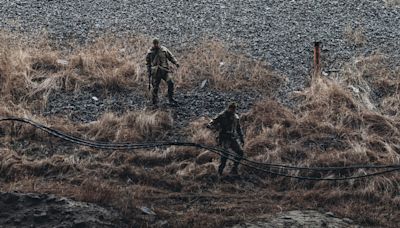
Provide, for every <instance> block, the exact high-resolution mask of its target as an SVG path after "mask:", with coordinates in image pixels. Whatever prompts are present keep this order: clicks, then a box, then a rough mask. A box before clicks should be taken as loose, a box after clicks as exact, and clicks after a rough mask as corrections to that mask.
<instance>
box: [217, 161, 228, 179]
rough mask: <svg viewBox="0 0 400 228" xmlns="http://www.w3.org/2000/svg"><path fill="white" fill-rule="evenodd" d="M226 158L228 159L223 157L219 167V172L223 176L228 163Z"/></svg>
mask: <svg viewBox="0 0 400 228" xmlns="http://www.w3.org/2000/svg"><path fill="white" fill-rule="evenodd" d="M226 160H227V159H226V158H225V157H222V158H221V163H220V164H219V167H218V174H219V175H220V176H222V173H223V172H224V168H225V165H226Z"/></svg>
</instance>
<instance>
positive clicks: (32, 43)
mask: <svg viewBox="0 0 400 228" xmlns="http://www.w3.org/2000/svg"><path fill="white" fill-rule="evenodd" d="M150 44H151V42H150V39H149V38H146V37H142V36H134V37H129V38H126V39H120V38H115V37H112V36H106V37H103V38H99V39H97V40H96V41H95V42H93V43H90V44H88V45H84V46H81V45H78V44H70V46H71V47H70V49H67V50H66V49H56V48H54V46H55V45H54V44H52V43H51V42H50V41H49V40H48V39H47V38H45V36H41V37H40V38H38V40H29V41H27V40H25V39H20V38H18V37H17V36H16V35H13V34H5V33H2V34H0V85H1V87H0V94H1V99H2V100H3V101H7V102H11V103H18V104H25V106H27V107H35V108H36V109H40V108H43V107H44V106H45V105H46V102H47V98H48V96H49V94H50V93H51V92H52V91H54V90H73V91H75V90H79V89H82V88H91V89H97V90H100V91H104V93H109V92H116V91H123V90H130V89H137V88H146V84H147V76H146V74H147V73H146V69H145V68H146V67H145V61H144V57H145V54H146V52H147V49H148V48H149V47H150V46H149V45H150ZM173 51H174V50H173ZM177 57H178V59H179V61H180V63H181V66H182V67H181V68H180V69H178V70H177V71H176V72H175V74H173V75H172V76H173V77H175V79H176V86H177V87H185V88H187V87H189V88H190V87H193V86H199V85H200V84H201V82H202V81H203V80H208V81H209V84H210V86H211V87H212V88H216V89H222V90H232V89H243V88H244V89H248V90H253V89H258V90H260V91H262V92H264V93H267V94H268V93H270V88H273V87H276V86H277V85H278V84H279V83H280V82H282V81H284V80H285V78H284V77H283V76H279V75H277V74H276V73H274V72H273V71H272V70H270V69H268V67H267V66H266V64H265V63H263V62H259V61H255V60H252V59H250V58H248V57H244V56H243V55H239V54H234V53H232V52H231V51H228V49H227V48H226V47H224V46H223V45H222V44H221V43H220V42H217V41H204V42H203V43H202V44H200V45H198V46H196V47H193V48H192V49H189V50H185V52H184V53H183V54H182V55H181V56H177ZM32 103H34V104H35V105H32ZM28 104H29V105H28Z"/></svg>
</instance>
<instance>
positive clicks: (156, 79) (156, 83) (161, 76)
mask: <svg viewBox="0 0 400 228" xmlns="http://www.w3.org/2000/svg"><path fill="white" fill-rule="evenodd" d="M161 80H164V81H165V82H167V85H168V98H169V99H170V100H171V99H172V98H173V96H174V81H173V80H172V79H171V78H170V77H169V75H168V72H167V71H165V70H161V69H159V70H157V73H156V74H155V75H154V76H153V77H152V85H153V91H152V101H153V104H157V102H158V90H159V88H160V83H161Z"/></svg>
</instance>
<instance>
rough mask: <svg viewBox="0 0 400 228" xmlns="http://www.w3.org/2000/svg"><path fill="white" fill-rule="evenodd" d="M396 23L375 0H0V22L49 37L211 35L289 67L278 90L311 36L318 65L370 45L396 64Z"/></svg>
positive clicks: (298, 65) (169, 39)
mask: <svg viewBox="0 0 400 228" xmlns="http://www.w3.org/2000/svg"><path fill="white" fill-rule="evenodd" d="M347 25H350V26H352V27H353V28H357V27H360V28H362V30H363V31H364V36H365V38H366V43H365V44H364V45H362V46H357V45H355V44H354V43H352V42H348V41H347V40H346V39H345V38H344V34H343V31H344V29H345V27H346V26H347ZM399 25H400V7H397V8H396V7H386V6H385V4H384V1H383V0H353V1H344V0H342V1H339V0H331V1H323V0H291V1H287V0H266V1H256V0H201V1H177V0H145V1H144V0H114V1H108V0H85V1H83V0H77V1H63V0H47V1H42V0H13V1H11V0H0V28H3V29H7V30H18V31H23V32H29V33H30V32H35V31H40V30H42V29H45V30H47V31H48V32H49V34H50V35H51V36H52V37H53V38H55V39H57V40H65V39H70V38H78V39H80V40H88V39H91V38H92V37H93V36H97V35H99V34H102V33H104V32H105V31H111V32H113V33H116V34H121V35H123V34H125V33H145V34H149V35H156V36H159V37H161V38H162V39H163V40H165V41H166V43H167V44H168V45H169V46H172V47H175V48H179V47H182V46H187V45H192V43H191V42H192V41H195V40H198V39H199V38H201V37H204V36H211V37H217V38H219V39H222V40H224V41H227V42H231V44H232V48H234V49H236V48H238V50H239V51H241V52H244V53H247V54H249V55H251V56H254V57H257V58H262V59H265V60H267V61H268V62H270V63H271V65H272V66H273V67H274V68H275V69H277V70H279V71H282V72H283V73H285V74H287V75H289V77H290V79H291V80H290V83H289V84H288V86H287V87H286V88H285V89H284V90H283V91H282V94H284V93H285V92H289V91H292V90H296V89H299V88H302V87H303V86H304V84H305V83H306V82H307V79H308V75H309V72H310V70H311V55H312V45H311V42H312V41H314V40H322V41H323V42H324V44H325V45H324V53H323V54H324V58H325V62H326V65H327V66H326V68H337V67H338V66H339V65H340V63H342V62H343V61H346V60H348V59H349V58H351V57H353V56H357V55H363V54H371V53H373V52H374V51H377V50H379V51H380V52H382V53H385V54H388V55H389V56H391V57H394V58H391V61H392V64H393V65H394V66H398V65H399V64H398V62H399V57H400V55H399V53H400V49H399V48H398V47H400V39H399V37H400V26H399Z"/></svg>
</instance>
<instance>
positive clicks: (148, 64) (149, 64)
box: [146, 50, 152, 71]
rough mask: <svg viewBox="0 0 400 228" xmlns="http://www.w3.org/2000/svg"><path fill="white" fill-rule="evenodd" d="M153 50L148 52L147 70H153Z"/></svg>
mask: <svg viewBox="0 0 400 228" xmlns="http://www.w3.org/2000/svg"><path fill="white" fill-rule="evenodd" d="M151 61H152V59H151V51H150V50H149V51H148V52H147V54H146V66H147V71H151Z"/></svg>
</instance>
